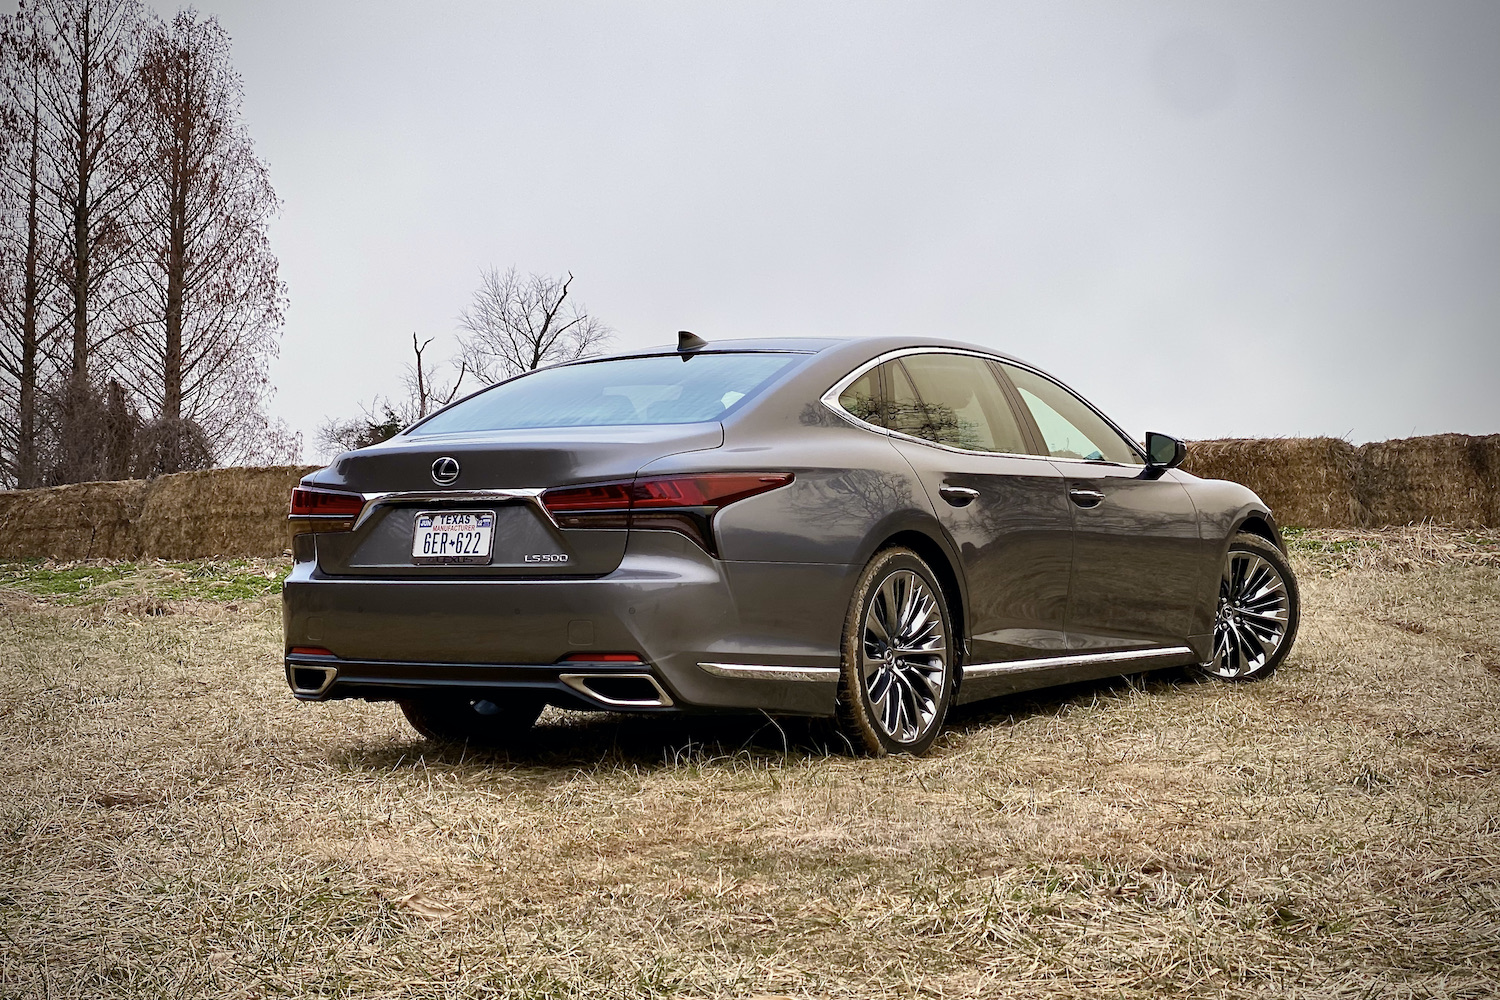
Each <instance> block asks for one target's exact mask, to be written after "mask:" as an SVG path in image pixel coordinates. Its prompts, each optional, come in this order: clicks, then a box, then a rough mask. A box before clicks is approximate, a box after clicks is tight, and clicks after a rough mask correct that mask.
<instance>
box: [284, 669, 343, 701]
mask: <svg viewBox="0 0 1500 1000" xmlns="http://www.w3.org/2000/svg"><path fill="white" fill-rule="evenodd" d="M338 675H339V668H338V667H321V666H314V665H312V664H306V663H288V664H287V665H286V682H287V683H288V684H289V685H291V688H292V693H293V694H297V695H303V696H306V697H309V698H315V697H317V696H318V695H320V694H322V693H323V692H324V691H327V690H328V688H329V686H330V685H331V684H333V682H334V681H335V680H336V679H337V678H338Z"/></svg>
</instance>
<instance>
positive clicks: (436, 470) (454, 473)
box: [432, 455, 458, 486]
mask: <svg viewBox="0 0 1500 1000" xmlns="http://www.w3.org/2000/svg"><path fill="white" fill-rule="evenodd" d="M432 481H433V482H435V483H437V484H438V485H439V486H452V485H453V484H454V483H455V482H457V481H458V459H456V458H449V457H448V456H447V455H444V456H443V457H442V458H440V459H438V460H437V461H436V462H433V463H432Z"/></svg>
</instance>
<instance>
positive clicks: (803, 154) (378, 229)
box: [156, 0, 1500, 457]
mask: <svg viewBox="0 0 1500 1000" xmlns="http://www.w3.org/2000/svg"><path fill="white" fill-rule="evenodd" d="M156 6H157V8H158V9H159V10H161V11H163V12H165V13H170V12H171V11H173V10H175V9H176V5H174V4H167V3H158V4H156ZM199 6H200V9H201V10H202V11H204V12H206V13H211V14H214V15H216V16H217V17H218V18H219V20H220V21H221V22H222V23H223V24H224V26H225V27H226V28H227V30H228V31H229V32H230V34H231V36H232V37H233V42H234V59H235V63H236V65H237V67H238V69H239V71H240V72H241V73H242V74H243V76H244V81H245V92H246V102H245V114H246V117H247V120H248V124H249V127H250V130H251V133H252V135H253V136H254V138H255V140H256V143H257V148H258V150H259V152H260V154H261V155H262V156H263V157H264V158H265V159H266V160H267V161H268V162H269V164H270V168H271V177H272V180H273V182H274V184H275V187H276V190H277V192H278V193H279V195H280V197H281V199H282V202H283V209H282V213H281V216H280V218H279V219H278V220H277V221H276V223H275V225H274V227H273V230H272V239H273V244H274V248H275V250H276V252H277V253H278V255H279V256H280V259H281V268H282V276H283V278H284V279H285V281H286V283H287V285H288V289H289V293H290V309H289V310H288V313H287V318H286V328H285V336H284V339H283V342H282V349H281V357H280V359H279V360H278V361H277V363H276V364H275V366H274V368H273V373H272V374H273V379H274V381H275V383H276V385H277V387H278V393H277V396H276V398H275V401H274V403H273V406H272V408H273V411H274V412H275V413H276V414H277V415H280V416H283V417H285V418H286V419H287V420H288V421H289V422H290V423H291V424H292V425H293V426H294V427H296V428H298V429H300V430H302V431H303V432H304V434H305V435H306V437H307V439H308V445H309V448H308V453H309V457H315V455H314V452H313V449H312V447H311V445H312V437H313V432H314V430H315V429H316V427H317V425H318V423H319V422H320V421H321V419H322V418H323V417H325V416H326V415H329V414H340V415H349V414H353V413H355V412H357V410H358V406H359V403H360V402H361V401H367V400H369V399H370V398H371V397H372V396H374V395H375V394H376V393H381V392H392V391H394V390H396V388H397V386H398V384H399V373H400V368H401V365H402V364H403V363H404V362H405V361H407V360H408V357H409V353H410V339H411V334H412V333H413V332H414V331H415V332H416V333H418V334H419V335H421V336H423V337H424V338H425V337H427V336H436V337H438V341H437V343H436V344H435V345H434V346H435V347H440V348H441V349H442V350H443V351H445V352H451V351H452V349H453V346H454V340H453V334H454V332H455V331H456V330H457V329H458V323H457V317H458V313H459V311H460V310H461V309H462V308H463V306H464V305H465V303H466V302H467V301H468V299H469V298H470V296H471V295H472V293H473V291H474V289H475V287H476V286H477V284H478V280H479V272H480V269H481V268H483V267H485V266H487V265H490V264H495V265H498V266H499V267H501V268H505V267H507V266H510V265H512V264H514V265H515V266H517V267H518V268H519V269H521V270H522V271H550V272H562V271H565V270H571V271H572V272H573V274H574V275H576V278H577V280H576V282H575V284H574V289H575V291H576V293H577V294H578V296H579V297H580V298H581V300H582V301H583V302H584V303H585V304H586V305H587V306H588V307H589V309H590V311H591V312H593V313H594V314H595V315H597V316H599V317H600V318H601V319H603V320H604V321H606V322H607V323H608V324H609V325H610V326H612V327H614V328H615V329H616V330H617V331H618V334H617V337H616V339H615V346H616V347H617V348H620V349H625V348H631V347H637V346H643V345H648V344H657V343H665V342H668V341H670V340H673V339H674V337H675V332H676V331H677V330H678V329H691V330H694V331H696V332H697V333H699V334H700V335H702V336H704V337H706V338H708V339H709V340H715V339H725V338H730V337H761V336H779V335H800V334H809V335H857V334H871V333H880V334H887V333H907V334H913V335H916V334H922V335H927V334H932V335H940V336H948V337H954V338H958V339H961V340H966V341H971V342H974V343H978V344H983V345H986V346H989V347H993V348H997V349H999V350H1002V351H1006V352H1009V353H1011V354H1014V355H1017V356H1019V357H1021V358H1023V359H1025V360H1028V361H1031V362H1033V363H1035V364H1038V365H1040V366H1042V367H1043V368H1046V369H1048V370H1050V371H1052V372H1053V373H1054V374H1056V375H1058V376H1059V377H1061V378H1062V379H1063V380H1064V381H1066V382H1069V383H1071V384H1072V385H1073V386H1074V387H1075V388H1077V389H1079V390H1080V391H1081V392H1083V393H1084V394H1085V395H1086V396H1089V397H1090V398H1091V399H1093V400H1094V401H1095V402H1096V403H1097V404H1099V405H1100V406H1101V407H1102V408H1103V409H1104V410H1105V411H1106V412H1108V413H1110V414H1111V415H1112V416H1114V417H1115V418H1116V419H1117V420H1118V421H1119V422H1121V423H1122V424H1123V425H1124V426H1125V427H1126V428H1127V429H1129V430H1131V431H1132V432H1135V433H1137V434H1139V433H1141V432H1143V431H1145V430H1147V429H1152V430H1165V431H1169V432H1173V433H1177V434H1180V435H1182V436H1186V437H1190V438H1203V437H1213V436H1267V435H1313V434H1332V435H1345V436H1348V437H1350V438H1351V439H1352V440H1354V441H1356V442H1359V441H1365V440H1376V439H1382V438H1387V437H1400V436H1406V435H1410V434H1427V433H1434V432H1440V431H1463V432H1469V433H1489V432H1496V431H1500V3H1494V2H1490V0H1486V2H1474V3H1432V2H1423V3H1416V2H1413V3H1404V4H1388V3H1371V2H1369V0H1359V2H1353V3H1333V2H1326V0H1320V2H1317V3H1308V2H1305V0H1298V2H1295V3H1253V4H1252V3H1239V4H1216V3H1109V4H1105V3H1087V4H1080V3H1055V2H1046V3H1035V4H1031V3H1007V4H999V3H992V2H983V3H969V4H937V3H923V4H916V3H900V4H882V3H872V2H869V0H860V2H858V3H853V2H850V3H838V4H833V3H823V4H817V3H787V4H771V3H733V4H731V3H718V2H715V3H665V2H652V3H638V4H629V3H619V2H607V3H598V4H586V3H558V2H547V3H541V2H535V3H526V4H515V3H474V4H457V3H437V2H433V3H422V4H416V3H375V2H368V0H360V2H308V0H296V2H267V0H254V2H214V0H203V2H201V3H200V5H199Z"/></svg>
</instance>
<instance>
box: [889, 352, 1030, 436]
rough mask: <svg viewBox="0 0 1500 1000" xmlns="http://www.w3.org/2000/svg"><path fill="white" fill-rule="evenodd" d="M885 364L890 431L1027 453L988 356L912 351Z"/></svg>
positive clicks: (1008, 402)
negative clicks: (886, 367)
mask: <svg viewBox="0 0 1500 1000" xmlns="http://www.w3.org/2000/svg"><path fill="white" fill-rule="evenodd" d="M887 365H888V366H889V369H890V373H891V399H890V407H889V415H888V419H889V425H888V426H889V427H890V428H891V430H894V431H900V432H901V433H903V434H910V435H912V436H913V437H919V438H924V439H925V440H928V441H933V442H935V443H937V444H945V445H949V446H950V447H953V448H963V449H965V450H967V451H993V452H1005V453H1007V454H1012V455H1025V454H1028V453H1029V449H1028V448H1027V447H1026V440H1025V438H1024V437H1023V436H1022V434H1021V425H1020V423H1019V422H1018V421H1017V420H1016V414H1015V412H1014V411H1013V410H1012V409H1011V408H1010V401H1009V400H1008V399H1006V398H1005V392H1004V390H1002V389H1001V388H1000V383H999V382H998V381H997V380H996V379H995V374H994V372H993V371H991V369H990V366H989V362H988V361H986V360H984V359H983V358H976V357H971V356H969V355H964V354H912V355H908V356H906V357H904V358H901V359H900V360H897V361H891V362H887Z"/></svg>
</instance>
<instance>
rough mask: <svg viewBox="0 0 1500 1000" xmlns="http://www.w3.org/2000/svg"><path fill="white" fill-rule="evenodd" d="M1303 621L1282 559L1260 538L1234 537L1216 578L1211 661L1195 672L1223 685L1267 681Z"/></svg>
mask: <svg viewBox="0 0 1500 1000" xmlns="http://www.w3.org/2000/svg"><path fill="white" fill-rule="evenodd" d="M1301 617H1302V597H1301V594H1300V592H1299V591H1298V589H1297V577H1296V574H1295V573H1294V572H1293V571H1292V566H1291V563H1289V562H1287V558H1286V554H1285V553H1283V552H1282V551H1281V550H1280V549H1279V548H1277V547H1276V546H1275V545H1273V544H1272V543H1271V542H1268V541H1266V540H1265V539H1264V538H1261V537H1260V536H1259V535H1250V534H1239V535H1236V536H1235V537H1234V540H1233V541H1231V542H1230V543H1229V551H1228V553H1226V555H1225V557H1224V567H1223V570H1222V572H1221V574H1220V577H1219V603H1218V608H1217V611H1216V613H1215V615H1214V651H1213V656H1212V658H1211V659H1209V661H1208V662H1207V663H1203V664H1200V665H1199V667H1198V669H1199V670H1200V671H1202V672H1203V673H1205V674H1207V675H1208V676H1210V677H1213V678H1216V679H1218V680H1225V681H1258V680H1261V679H1262V678H1265V677H1269V676H1271V674H1273V673H1275V672H1276V668H1277V667H1279V666H1280V665H1281V661H1283V660H1285V659H1286V656H1287V654H1288V653H1290V652H1291V651H1292V644H1293V643H1294V642H1296V640H1297V625H1298V623H1299V621H1300V620H1301Z"/></svg>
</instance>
